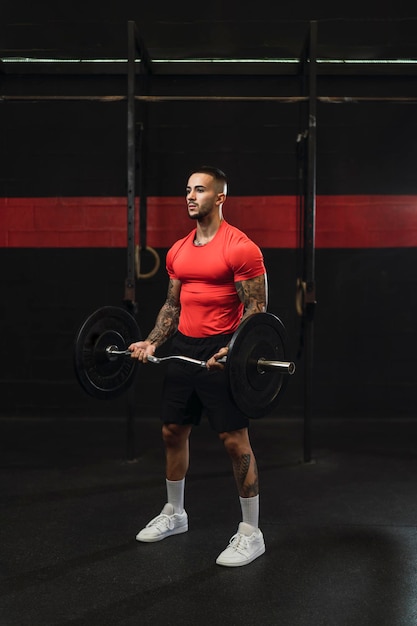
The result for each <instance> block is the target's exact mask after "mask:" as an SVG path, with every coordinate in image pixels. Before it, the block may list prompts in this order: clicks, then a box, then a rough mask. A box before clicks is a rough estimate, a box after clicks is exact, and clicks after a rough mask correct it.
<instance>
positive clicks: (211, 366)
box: [207, 346, 229, 370]
mask: <svg viewBox="0 0 417 626" xmlns="http://www.w3.org/2000/svg"><path fill="white" fill-rule="evenodd" d="M228 352H229V348H228V347H227V346H225V347H224V348H220V350H219V351H218V352H216V354H213V356H212V357H211V358H210V359H209V360H208V361H207V369H208V370H223V369H224V363H219V359H221V358H222V357H224V356H227V353H228Z"/></svg>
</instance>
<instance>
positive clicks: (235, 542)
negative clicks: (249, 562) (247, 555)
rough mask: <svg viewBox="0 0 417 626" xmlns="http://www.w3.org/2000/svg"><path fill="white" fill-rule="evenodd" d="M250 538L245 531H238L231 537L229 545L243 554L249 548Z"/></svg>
mask: <svg viewBox="0 0 417 626" xmlns="http://www.w3.org/2000/svg"><path fill="white" fill-rule="evenodd" d="M249 539H250V537H248V536H247V535H244V534H243V533H236V534H235V535H233V537H232V538H231V539H230V541H229V546H230V547H231V548H233V549H234V550H236V551H237V552H241V553H242V554H243V553H244V552H245V551H247V550H248V548H249Z"/></svg>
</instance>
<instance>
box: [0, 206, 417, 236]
mask: <svg viewBox="0 0 417 626" xmlns="http://www.w3.org/2000/svg"><path fill="white" fill-rule="evenodd" d="M126 207H127V204H126V198H123V197H120V198H119V197H117V198H100V197H99V198H90V197H80V198H61V197H58V198H0V247H11V248H44V247H45V248H82V247H88V248H90V247H101V248H102V247H105V248H107V247H115V248H119V247H125V246H126V243H127V237H126V232H127V208H126ZM147 210H148V232H147V244H148V245H149V246H152V247H154V248H168V247H169V246H170V245H171V244H172V243H173V242H174V241H175V240H176V239H178V238H180V237H183V236H184V235H185V234H186V233H187V232H189V230H191V228H192V226H193V224H192V222H190V220H189V218H188V215H187V211H186V208H185V202H184V198H178V197H163V198H155V197H151V198H148V209H147ZM297 213H298V211H297V200H296V198H295V197H294V196H256V197H255V196H252V197H229V198H228V199H227V202H226V204H225V206H224V216H225V219H226V220H227V221H229V222H230V223H231V224H234V225H235V226H237V227H238V228H240V229H241V230H243V231H244V232H246V233H247V234H248V235H249V236H250V237H251V238H252V239H253V240H254V241H256V243H258V245H260V246H261V247H263V248H296V247H297V242H298V234H297V231H298V224H299V220H298V216H297ZM137 223H138V222H137ZM137 239H138V236H137ZM416 245H417V196H318V197H317V212H316V247H317V248H392V247H415V246H416Z"/></svg>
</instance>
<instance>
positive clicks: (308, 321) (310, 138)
mask: <svg viewBox="0 0 417 626" xmlns="http://www.w3.org/2000/svg"><path fill="white" fill-rule="evenodd" d="M307 55H308V56H307V59H306V61H307V63H308V134H307V176H306V187H305V205H304V208H305V212H304V281H305V296H304V317H305V319H304V324H305V325H304V332H305V336H304V342H305V343H304V349H305V370H304V461H305V462H310V461H311V424H312V418H313V366H314V311H315V305H316V282H315V233H316V169H317V165H316V158H317V155H316V146H317V137H316V130H317V68H316V57H317V22H315V21H313V22H311V23H310V34H309V44H308V50H307Z"/></svg>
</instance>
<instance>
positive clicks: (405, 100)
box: [0, 95, 417, 104]
mask: <svg viewBox="0 0 417 626" xmlns="http://www.w3.org/2000/svg"><path fill="white" fill-rule="evenodd" d="M126 100H127V97H126V96H116V95H113V96H40V95H30V96H29V95H28V96H21V95H2V96H0V102H110V103H111V102H124V101H126ZM135 100H137V101H140V102H277V103H282V104H297V103H299V102H307V100H308V97H307V96H148V95H142V96H135ZM317 101H318V102H322V103H323V104H352V103H353V104H354V103H359V102H391V103H394V104H413V103H416V102H417V96H404V97H403V96H379V97H378V96H317Z"/></svg>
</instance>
